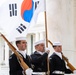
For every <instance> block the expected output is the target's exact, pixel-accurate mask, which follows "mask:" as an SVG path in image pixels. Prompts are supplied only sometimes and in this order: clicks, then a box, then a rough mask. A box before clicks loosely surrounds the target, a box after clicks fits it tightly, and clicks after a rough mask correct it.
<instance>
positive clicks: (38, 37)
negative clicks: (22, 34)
mask: <svg viewBox="0 0 76 75" xmlns="http://www.w3.org/2000/svg"><path fill="white" fill-rule="evenodd" d="M39 39H40V36H39V33H36V35H35V41H39Z"/></svg>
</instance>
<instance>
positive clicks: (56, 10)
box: [46, 0, 76, 66]
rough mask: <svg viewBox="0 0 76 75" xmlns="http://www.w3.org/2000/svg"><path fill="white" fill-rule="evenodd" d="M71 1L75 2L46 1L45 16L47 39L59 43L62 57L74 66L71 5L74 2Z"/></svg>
mask: <svg viewBox="0 0 76 75" xmlns="http://www.w3.org/2000/svg"><path fill="white" fill-rule="evenodd" d="M73 1H75V0H46V13H47V15H46V16H47V28H48V39H49V40H50V41H51V42H55V41H60V42H61V43H62V45H63V53H64V55H65V56H66V57H68V59H69V60H70V62H71V63H72V64H73V65H74V66H76V58H75V57H76V46H75V45H76V44H75V39H76V38H75V36H76V33H75V32H76V25H75V23H76V19H75V18H76V17H74V16H75V15H76V14H74V13H75V10H73V9H74V8H75V7H74V4H73V3H76V2H73ZM74 20H75V21H74ZM74 22H75V23H74ZM74 28H75V29H74ZM52 52H53V49H51V53H52Z"/></svg>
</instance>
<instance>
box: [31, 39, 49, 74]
mask: <svg viewBox="0 0 76 75" xmlns="http://www.w3.org/2000/svg"><path fill="white" fill-rule="evenodd" d="M34 46H35V50H36V51H35V52H34V53H33V54H32V55H31V59H32V64H33V65H34V69H33V75H46V72H47V57H48V54H49V52H50V50H49V49H48V48H47V49H48V50H45V41H44V40H40V41H38V42H35V44H34Z"/></svg>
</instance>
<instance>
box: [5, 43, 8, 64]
mask: <svg viewBox="0 0 76 75" xmlns="http://www.w3.org/2000/svg"><path fill="white" fill-rule="evenodd" d="M8 62H9V47H8V45H7V43H6V42H5V64H6V65H8Z"/></svg>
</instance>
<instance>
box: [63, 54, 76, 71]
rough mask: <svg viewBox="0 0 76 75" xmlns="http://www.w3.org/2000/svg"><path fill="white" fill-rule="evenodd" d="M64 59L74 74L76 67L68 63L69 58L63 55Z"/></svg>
mask: <svg viewBox="0 0 76 75" xmlns="http://www.w3.org/2000/svg"><path fill="white" fill-rule="evenodd" d="M62 57H63V59H64V60H65V61H66V62H67V66H68V67H69V68H70V69H71V71H72V72H73V71H74V70H76V69H75V67H74V66H73V65H72V64H71V63H70V62H69V61H68V59H67V57H65V56H64V55H63V54H62Z"/></svg>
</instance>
